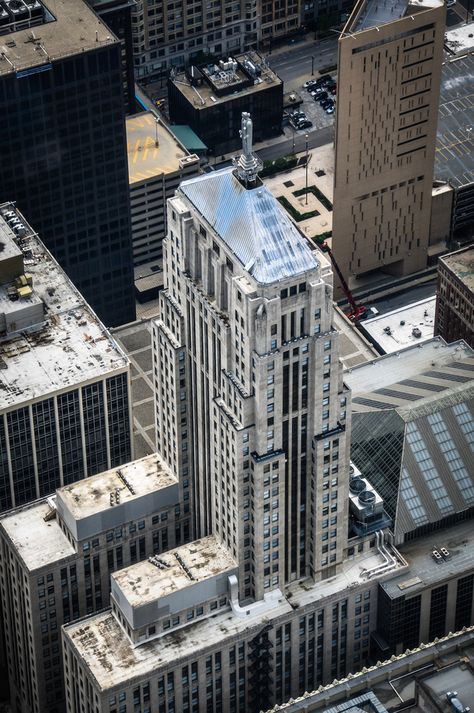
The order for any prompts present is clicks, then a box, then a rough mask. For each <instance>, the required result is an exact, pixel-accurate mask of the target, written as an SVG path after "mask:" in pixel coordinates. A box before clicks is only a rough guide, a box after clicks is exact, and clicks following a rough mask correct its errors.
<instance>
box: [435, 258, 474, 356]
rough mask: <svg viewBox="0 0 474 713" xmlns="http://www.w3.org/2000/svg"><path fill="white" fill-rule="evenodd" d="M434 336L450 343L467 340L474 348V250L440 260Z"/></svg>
mask: <svg viewBox="0 0 474 713" xmlns="http://www.w3.org/2000/svg"><path fill="white" fill-rule="evenodd" d="M435 334H440V335H441V336H442V337H443V339H445V340H446V341H447V342H453V341H455V340H456V339H464V341H466V342H467V343H468V344H470V346H471V347H473V348H474V247H472V246H471V247H467V248H464V249H462V250H457V251H456V252H454V253H451V254H450V255H445V256H444V257H442V258H440V260H439V263H438V284H437V287H436V317H435Z"/></svg>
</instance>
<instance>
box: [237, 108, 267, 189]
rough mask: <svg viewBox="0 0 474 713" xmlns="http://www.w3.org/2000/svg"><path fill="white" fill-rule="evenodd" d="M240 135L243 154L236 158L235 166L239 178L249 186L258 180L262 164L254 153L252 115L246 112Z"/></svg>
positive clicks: (243, 113) (243, 114)
mask: <svg viewBox="0 0 474 713" xmlns="http://www.w3.org/2000/svg"><path fill="white" fill-rule="evenodd" d="M239 133H240V138H241V139H242V153H241V154H240V156H239V157H238V158H234V166H235V167H236V168H237V176H238V177H239V179H240V180H241V181H242V183H244V184H245V185H246V186H247V185H248V184H249V183H255V181H256V180H257V174H258V172H259V171H260V169H261V168H262V162H261V161H260V159H259V158H257V156H255V154H253V153H252V136H253V123H252V119H251V118H250V114H249V113H248V112H246V111H243V112H242V123H241V129H240V132H239Z"/></svg>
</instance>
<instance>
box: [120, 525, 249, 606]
mask: <svg viewBox="0 0 474 713" xmlns="http://www.w3.org/2000/svg"><path fill="white" fill-rule="evenodd" d="M159 560H160V565H162V566H161V567H157V566H156V565H154V564H153V563H152V562H151V561H148V560H146V561H143V562H139V563H137V564H134V565H131V566H130V567H126V568H125V569H122V570H120V571H118V572H115V574H113V575H112V577H113V579H114V581H115V582H116V584H117V585H118V587H119V588H120V590H121V592H122V594H123V595H124V596H125V597H126V599H127V601H128V603H129V605H130V606H132V607H135V606H144V605H146V604H147V603H149V602H155V601H157V600H158V599H161V598H162V597H166V596H168V595H169V594H173V593H174V592H178V591H182V590H183V589H186V588H187V587H191V586H193V585H194V584H196V582H202V581H203V580H205V579H210V578H212V577H215V576H216V575H218V574H221V573H223V572H226V571H227V570H235V568H236V566H237V565H236V563H235V560H234V559H233V558H232V556H231V555H230V553H229V551H228V550H227V548H226V547H224V545H222V544H221V543H220V542H219V541H218V540H217V539H216V538H215V537H214V536H209V537H205V538H203V539H202V540H196V541H195V542H192V543H190V544H188V545H181V547H177V548H176V549H175V550H170V551H169V552H165V553H163V554H160V556H159Z"/></svg>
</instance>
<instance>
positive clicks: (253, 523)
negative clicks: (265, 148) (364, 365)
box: [154, 115, 349, 599]
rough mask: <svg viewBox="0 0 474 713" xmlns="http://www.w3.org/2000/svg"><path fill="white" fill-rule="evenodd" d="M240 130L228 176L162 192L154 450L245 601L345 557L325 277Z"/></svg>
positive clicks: (343, 456) (344, 457) (339, 413)
mask: <svg viewBox="0 0 474 713" xmlns="http://www.w3.org/2000/svg"><path fill="white" fill-rule="evenodd" d="M247 116H248V115H247ZM242 131H243V132H244V134H243V136H244V153H243V155H242V156H241V158H240V160H239V163H238V165H237V168H236V170H235V171H234V170H233V169H227V170H224V171H219V172H216V173H211V174H206V175H204V176H201V177H199V178H197V179H192V180H190V181H185V182H184V183H182V184H181V186H180V188H179V189H178V193H177V196H176V198H173V199H171V200H170V202H169V216H168V226H169V232H168V238H167V240H166V241H165V243H166V256H165V274H166V275H167V290H166V291H165V292H164V293H163V294H162V297H161V315H162V318H161V320H160V321H158V322H156V324H155V328H154V346H155V357H156V358H155V369H156V375H157V376H156V411H157V439H158V440H157V445H158V450H159V452H160V453H162V455H163V456H164V457H165V458H166V459H167V460H168V462H169V464H170V465H171V467H172V468H173V469H175V470H176V471H177V472H180V475H181V476H182V477H181V482H182V483H183V488H184V487H185V488H186V490H187V489H188V488H189V492H190V495H189V497H190V498H191V500H192V504H193V508H192V510H193V512H194V516H195V521H194V525H195V533H196V535H197V536H204V535H207V534H209V533H210V532H214V533H215V534H216V536H217V537H218V538H219V539H220V540H221V541H222V542H223V543H224V544H225V545H226V546H227V547H228V548H229V550H230V551H231V552H232V554H233V556H234V557H235V558H236V559H237V560H238V562H239V575H240V577H239V581H240V596H241V598H242V599H247V598H251V599H261V598H262V597H263V594H264V593H265V592H266V591H270V590H271V589H275V588H278V587H281V586H282V585H283V584H284V583H285V582H289V581H291V580H293V579H295V578H299V577H301V576H305V575H311V576H313V577H314V578H315V579H323V578H325V577H328V576H330V574H331V573H335V572H336V571H337V566H338V564H340V562H341V560H342V553H343V549H344V546H345V538H346V535H345V533H346V531H347V522H346V516H345V505H344V503H345V502H346V496H347V489H346V488H347V483H346V481H345V480H343V479H339V470H342V471H344V469H345V470H346V471H347V468H348V458H349V453H348V446H347V443H346V425H347V421H348V418H347V416H348V406H347V390H346V389H345V387H344V386H343V383H342V372H341V366H340V364H339V361H338V339H339V335H338V334H337V332H335V331H333V330H332V327H331V320H332V286H331V284H330V282H329V280H328V282H329V284H328V282H326V281H325V279H324V277H325V275H324V274H323V270H322V267H321V265H320V263H319V261H318V259H317V258H316V256H315V255H314V253H312V252H311V251H310V249H309V247H308V246H307V244H306V243H305V241H304V240H303V239H302V237H301V236H300V234H299V232H298V231H297V229H296V228H295V227H294V226H293V224H292V223H291V221H290V220H289V219H287V218H286V216H284V215H283V214H282V212H281V210H280V209H279V208H278V207H277V203H276V201H275V199H274V198H273V196H272V195H271V194H270V193H269V192H268V190H267V189H266V188H265V187H264V186H263V185H262V184H261V182H260V181H259V179H258V178H257V174H256V171H257V167H258V166H257V161H256V159H255V158H254V157H253V156H252V154H251V126H250V121H249V120H248V119H247V120H246V121H245V122H244V124H243V129H242ZM245 132H247V133H245ZM329 277H330V273H329V274H327V279H328V278H329ZM171 375H172V376H173V378H170V376H171ZM178 385H179V397H178V399H177V394H176V391H175V389H177V388H178ZM330 488H331V489H332V498H333V499H332V501H331V503H330V505H329V503H327V504H326V503H324V498H323V490H324V489H328V490H329V489H330ZM329 510H330V511H331V515H329ZM326 511H327V512H326ZM327 518H328V519H330V520H331V522H332V525H333V529H334V532H335V535H334V537H333V539H332V542H331V551H330V552H329V551H328V547H327V545H326V546H324V545H321V544H320V542H321V535H322V530H321V528H322V523H323V522H325V520H326V519H327ZM270 532H271V533H272V536H271V537H269V536H268V534H269V533H270Z"/></svg>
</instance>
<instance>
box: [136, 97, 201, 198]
mask: <svg viewBox="0 0 474 713" xmlns="http://www.w3.org/2000/svg"><path fill="white" fill-rule="evenodd" d="M125 123H126V129H127V155H128V176H129V182H130V184H131V185H133V184H135V183H140V182H141V181H145V180H147V179H150V178H154V177H155V176H159V175H161V174H164V175H167V174H170V173H178V172H179V170H180V168H181V167H182V166H183V161H184V162H185V161H186V160H187V159H191V157H190V155H189V154H188V152H187V151H186V150H185V149H184V148H183V146H182V145H181V144H180V143H179V141H178V140H177V139H176V137H175V136H174V135H173V134H172V133H171V131H169V129H168V128H167V127H166V126H165V125H164V124H163V123H162V122H161V121H160V120H159V119H158V118H157V117H156V116H155V114H154V113H153V112H151V111H146V112H142V113H141V114H134V115H133V116H127V118H126V122H125ZM193 159H194V162H199V159H198V157H197V156H194V157H193Z"/></svg>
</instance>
